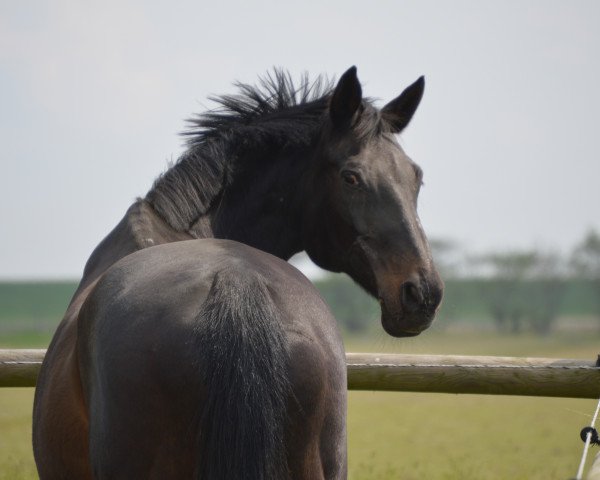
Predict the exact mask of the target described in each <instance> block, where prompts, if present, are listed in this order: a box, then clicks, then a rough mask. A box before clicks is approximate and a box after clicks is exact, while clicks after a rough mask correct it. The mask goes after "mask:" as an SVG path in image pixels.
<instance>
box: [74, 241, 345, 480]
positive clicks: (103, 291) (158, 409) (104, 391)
mask: <svg viewBox="0 0 600 480" xmlns="http://www.w3.org/2000/svg"><path fill="white" fill-rule="evenodd" d="M267 274H268V275H267ZM286 289H289V290H291V291H293V292H295V293H294V294H289V293H288V292H287V290H286ZM284 290H285V291H284ZM300 301H301V302H302V303H309V304H310V307H308V308H306V307H305V309H304V310H302V309H300V308H298V307H300V305H298V304H297V302H300ZM294 311H295V312H296V313H293V312H294ZM307 311H308V312H310V315H311V316H312V317H313V318H312V320H311V322H309V324H310V323H312V322H320V323H322V324H323V328H332V326H333V328H335V323H334V319H333V317H331V315H330V314H329V312H328V310H327V308H326V307H325V305H324V303H323V302H322V300H321V299H320V297H319V296H318V294H317V293H316V291H315V290H314V288H313V287H312V286H311V285H310V284H309V283H308V281H307V280H306V279H304V277H302V276H301V274H299V273H298V272H297V271H295V269H293V267H291V266H289V264H287V263H285V262H283V261H281V260H279V259H276V258H275V257H272V256H270V255H268V254H265V253H263V252H258V251H256V250H254V249H252V248H250V247H247V246H244V245H240V244H236V243H234V242H226V241H218V240H200V241H190V242H180V243H177V244H168V245H164V246H159V247H153V248H151V249H147V250H144V251H142V252H140V253H138V254H134V255H131V256H130V257H127V258H126V259H125V260H124V261H121V262H119V263H117V264H116V265H115V266H114V267H113V268H111V269H110V270H109V271H108V272H107V273H106V274H105V276H104V277H103V278H102V280H101V281H100V282H99V283H98V285H97V287H96V289H95V290H94V291H93V293H92V294H91V295H90V297H89V298H88V301H87V302H86V304H85V305H84V307H83V309H82V313H81V315H80V319H79V325H80V330H79V346H80V348H79V352H80V364H81V375H82V383H83V385H84V393H85V397H86V403H87V405H88V408H89V410H90V459H91V463H92V467H93V470H94V472H95V474H96V475H97V476H98V477H103V476H104V475H108V476H112V475H116V476H119V475H130V476H136V475H137V476H139V475H143V476H152V475H156V476H157V478H159V477H160V476H161V475H162V478H183V477H191V476H192V475H193V476H195V477H197V478H202V479H225V478H227V479H257V480H258V479H261V480H262V479H265V480H266V479H286V478H290V474H289V472H288V468H289V465H290V464H291V465H294V466H296V464H298V463H300V464H304V463H306V464H312V463H314V462H315V459H319V458H320V455H313V456H314V458H312V457H311V458H306V456H303V457H302V458H295V457H296V456H298V455H300V454H304V449H299V450H298V452H293V451H292V452H290V450H289V449H288V448H286V442H288V443H289V440H288V439H289V438H297V439H299V440H302V441H303V442H305V443H306V444H310V443H312V444H314V448H313V449H312V451H313V453H317V452H319V451H320V450H321V440H322V439H321V438H320V437H319V436H316V437H315V431H316V432H319V431H320V427H318V425H320V424H322V423H323V422H324V421H329V422H333V423H335V425H336V426H337V427H336V429H334V431H335V434H336V436H337V437H339V434H340V431H341V432H343V428H344V427H343V423H344V422H343V419H344V417H345V415H344V413H343V410H342V413H341V414H339V413H338V412H339V410H340V406H342V408H343V406H344V404H345V382H344V379H345V371H344V370H343V352H342V350H341V348H338V349H335V351H334V350H333V349H332V348H331V346H329V345H323V340H316V339H314V340H311V339H312V338H313V333H311V332H310V331H309V330H307V331H306V332H305V333H304V336H303V337H302V339H301V340H300V341H299V340H298V335H297V329H298V328H300V329H302V328H304V327H298V326H295V327H294V328H290V325H303V324H305V323H306V322H305V321H304V317H305V316H306V314H307ZM284 317H285V318H284ZM300 320H302V321H300ZM319 328H320V327H319ZM323 336H324V337H325V335H323ZM299 343H300V344H301V345H299ZM311 349H314V350H315V351H316V354H314V353H315V352H312V351H311ZM307 352H308V353H310V356H311V359H308V358H306V355H303V353H307ZM322 352H324V353H322ZM290 354H291V355H292V358H288V356H289V355H290ZM303 357H304V358H303ZM332 359H333V361H334V362H335V364H334V365H333V367H334V368H329V369H324V368H323V367H324V365H323V362H324V361H329V362H331V361H332ZM308 360H312V362H313V363H314V362H317V363H315V364H314V365H311V364H310V363H309V362H308ZM290 362H295V364H294V365H291V364H290ZM300 362H306V363H305V364H304V365H301V364H300ZM340 365H342V368H339V366H340ZM332 372H333V373H332ZM306 375H308V376H306ZM330 377H331V378H330ZM332 382H333V383H335V389H336V392H338V393H334V394H330V396H332V397H335V401H332V402H330V403H327V404H326V403H325V402H320V401H318V399H319V397H322V396H323V395H322V394H321V393H319V392H322V391H324V390H327V391H330V390H331V389H332V387H331V385H330V383H332ZM307 389H309V391H308V393H306V392H307ZM315 389H316V390H318V392H315ZM302 395H305V396H308V398H310V399H311V401H312V403H314V406H313V407H314V409H315V411H313V412H308V411H304V410H306V409H307V402H304V399H303V398H302ZM325 409H327V410H328V411H327V412H325ZM331 415H334V416H335V417H336V419H333V420H332V419H331V418H330V417H331ZM315 419H316V420H315ZM314 422H316V423H314ZM313 424H314V425H313ZM307 426H310V427H311V428H307ZM313 426H315V427H316V428H315V430H313ZM323 440H325V439H323ZM327 440H328V443H329V444H330V445H331V444H332V443H334V442H331V441H330V440H329V439H327ZM294 443H295V442H294ZM342 446H343V445H342ZM334 447H335V448H336V457H339V454H338V451H337V450H338V449H339V446H337V445H335V446H334ZM326 448H331V447H330V446H327V447H326ZM138 452H140V454H139V456H138V454H137V453H138ZM322 453H323V457H325V459H327V457H328V456H327V452H326V451H323V452H322ZM330 463H332V467H331V468H332V469H333V470H339V469H340V468H343V466H342V467H340V466H339V465H338V464H337V463H338V462H335V461H334V460H333V459H332V460H330ZM319 465H321V463H319ZM319 468H321V467H319ZM125 469H127V470H126V471H124V470H125ZM315 478H318V477H315Z"/></svg>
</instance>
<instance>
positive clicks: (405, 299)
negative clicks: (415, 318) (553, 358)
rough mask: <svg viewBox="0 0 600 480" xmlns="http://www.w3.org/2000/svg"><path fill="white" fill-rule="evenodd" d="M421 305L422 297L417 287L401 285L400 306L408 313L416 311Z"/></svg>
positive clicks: (409, 283)
mask: <svg viewBox="0 0 600 480" xmlns="http://www.w3.org/2000/svg"><path fill="white" fill-rule="evenodd" d="M422 303H423V295H422V293H421V290H420V289H419V287H418V286H417V285H415V284H414V283H412V282H406V283H405V284H404V285H402V305H403V306H404V308H405V309H407V310H409V311H415V310H417V309H418V308H419V307H420V306H421V304H422Z"/></svg>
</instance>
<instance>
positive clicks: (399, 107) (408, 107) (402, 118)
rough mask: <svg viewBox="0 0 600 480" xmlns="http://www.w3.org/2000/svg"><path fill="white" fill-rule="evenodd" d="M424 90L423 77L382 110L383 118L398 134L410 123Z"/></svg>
mask: <svg viewBox="0 0 600 480" xmlns="http://www.w3.org/2000/svg"><path fill="white" fill-rule="evenodd" d="M424 89H425V78H424V77H422V76H421V77H419V78H418V79H417V81H416V82H415V83H413V84H412V85H410V86H408V87H406V89H405V90H404V91H403V92H402V93H401V94H400V95H398V96H397V97H396V98H394V100H392V101H391V102H390V103H388V104H387V105H386V106H385V107H383V109H382V110H381V116H382V117H383V118H384V119H385V120H387V121H388V122H389V123H390V124H391V125H392V127H393V129H394V131H395V132H396V133H400V132H401V131H402V130H404V129H405V128H406V126H407V125H408V124H409V123H410V120H411V119H412V117H413V115H414V114H415V111H416V110H417V107H418V106H419V103H420V102H421V98H422V97H423V90H424Z"/></svg>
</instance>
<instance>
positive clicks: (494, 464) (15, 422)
mask: <svg viewBox="0 0 600 480" xmlns="http://www.w3.org/2000/svg"><path fill="white" fill-rule="evenodd" d="M26 340H27V339H26V338H20V339H19V345H18V346H19V347H22V346H25V345H23V344H21V342H24V341H26ZM29 340H30V342H34V341H35V342H41V341H42V339H41V338H30V339H29ZM599 340H600V338H599V337H596V336H594V335H589V334H587V335H582V334H564V333H563V334H560V335H555V336H553V337H549V338H537V337H532V336H518V337H511V336H498V335H496V334H492V333H490V334H483V333H473V332H461V333H456V332H454V333H453V332H446V333H444V332H436V331H433V332H431V333H429V334H425V335H423V336H421V337H420V338H416V339H409V340H392V339H389V338H387V337H385V336H384V335H383V334H381V335H380V336H378V337H377V338H376V339H350V340H348V341H347V345H346V347H347V351H353V352H357V351H387V352H395V353H439V354H468V355H520V356H549V357H560V358H585V359H593V358H595V357H596V355H597V353H598V351H599V350H600V349H599V348H598V345H599V344H600V342H599ZM1 343H2V342H1V341H0V345H1ZM11 343H12V342H11ZM1 346H4V347H6V346H9V345H7V344H6V343H4V345H1ZM27 346H33V345H32V344H31V343H29V344H28V345H27ZM37 346H40V345H39V343H38V344H37ZM32 398H33V390H32V389H27V388H24V389H0V479H1V480H16V479H31V478H36V474H35V467H34V464H33V458H32V454H31V446H30V435H31V418H30V417H31V404H32ZM595 405H596V402H595V401H594V400H573V399H549V398H533V397H500V396H480V395H446V394H413V393H383V392H350V394H349V412H348V443H349V468H350V474H349V477H350V479H354V480H367V479H368V480H375V479H415V480H416V479H419V480H422V479H444V480H450V479H456V480H459V479H460V480H468V479H478V480H479V479H481V480H484V479H560V480H566V479H567V478H570V477H573V476H574V475H575V473H576V470H577V466H578V464H579V458H580V455H581V451H582V446H583V444H582V442H581V441H580V440H579V431H580V429H581V428H582V427H583V426H585V425H587V424H588V423H589V422H590V418H591V415H592V414H593V411H594V408H595ZM592 453H594V451H592ZM591 457H592V456H591V455H590V458H591Z"/></svg>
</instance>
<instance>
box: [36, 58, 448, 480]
mask: <svg viewBox="0 0 600 480" xmlns="http://www.w3.org/2000/svg"><path fill="white" fill-rule="evenodd" d="M237 86H238V88H239V92H238V93H237V94H235V95H224V96H221V97H215V98H213V100H215V101H216V102H218V104H219V105H220V107H219V108H218V109H215V110H212V111H209V112H207V113H204V114H202V115H199V116H197V117H194V118H193V119H191V120H190V122H191V127H190V128H189V129H188V130H187V131H186V132H185V134H186V135H188V148H187V150H186V151H185V152H184V153H183V154H182V155H181V157H180V158H179V159H178V161H177V162H176V163H175V164H174V165H173V166H171V168H169V169H168V170H167V171H166V172H164V173H163V174H162V175H160V176H159V177H158V178H157V180H156V181H155V182H154V184H153V186H152V188H151V189H150V191H149V192H148V193H147V195H146V196H145V197H144V198H140V199H138V200H137V201H136V202H135V203H134V204H133V205H131V206H130V208H129V209H128V211H127V212H126V214H125V216H124V218H123V219H122V220H121V221H120V222H119V223H118V225H117V226H116V227H115V228H114V229H113V230H112V231H111V232H110V233H109V234H108V235H107V237H106V238H105V239H104V240H103V241H102V242H101V243H100V244H99V245H98V246H97V247H96V249H95V250H94V252H93V253H92V255H91V257H90V258H89V260H88V262H87V263H86V266H85V269H84V273H83V277H82V280H81V282H80V284H79V286H78V288H77V290H76V292H75V294H74V296H73V298H72V300H71V303H70V304H69V307H68V309H67V311H66V314H65V317H64V319H63V320H62V322H61V323H60V325H59V326H58V328H57V331H56V333H55V335H54V337H53V339H52V341H51V344H50V346H49V348H48V352H47V354H46V357H45V359H44V362H43V364H42V368H41V371H40V375H39V378H38V383H37V388H36V393H35V400H34V411H33V447H34V456H35V460H36V465H37V468H38V473H39V475H40V478H41V479H42V480H45V479H58V478H61V479H62V478H67V479H88V478H99V479H104V478H127V479H131V478H161V479H164V478H178V479H179V478H198V479H203V480H207V479H219V480H221V479H242V478H243V479H251V480H254V479H257V480H258V479H320V478H321V479H341V478H346V476H347V459H346V387H347V383H346V368H345V358H344V348H343V343H342V340H341V336H340V332H339V329H338V327H337V326H336V323H335V319H334V318H333V315H332V314H331V312H330V311H329V309H328V307H327V306H326V305H325V303H324V302H323V300H322V299H321V297H320V296H319V294H318V292H317V291H316V290H315V288H314V287H313V286H312V285H311V283H310V282H309V281H308V280H307V279H306V278H305V277H304V276H303V275H302V274H301V273H299V272H298V271H297V270H296V269H295V268H294V267H292V266H291V265H290V264H288V263H287V262H286V260H288V259H289V258H290V257H291V256H292V255H293V254H295V253H297V252H300V251H303V250H305V251H306V252H307V254H308V255H309V257H310V258H311V259H312V260H313V261H314V262H315V263H316V264H317V265H319V266H320V267H322V268H325V269H327V270H330V271H333V272H345V273H347V274H348V275H349V276H350V277H351V278H352V279H353V280H354V281H355V282H357V283H358V284H359V285H360V286H361V287H362V288H364V289H365V290H366V291H367V292H368V293H370V294H371V295H372V296H374V297H375V298H377V299H378V300H379V302H380V304H381V323H382V326H383V329H384V330H385V331H386V332H387V333H388V334H390V335H391V336H394V337H410V336H415V335H418V334H419V333H421V332H422V331H424V330H425V329H426V328H428V327H429V326H430V324H431V322H432V321H433V319H434V317H435V313H436V310H437V308H438V306H439V304H440V302H441V297H442V292H443V283H442V281H441V279H440V276H439V274H438V272H437V270H436V268H435V265H434V263H433V260H432V257H431V252H430V249H429V246H428V242H427V239H426V236H425V234H424V231H423V229H422V227H421V224H420V222H419V219H418V215H417V210H416V206H417V197H418V194H419V190H420V187H421V184H422V177H423V173H422V170H421V169H420V168H419V167H418V166H417V164H416V163H415V162H413V161H412V160H411V159H410V158H409V157H408V156H407V155H406V154H405V153H404V151H403V150H402V148H401V147H400V145H399V144H398V141H397V139H396V135H397V134H399V133H400V132H402V130H404V128H405V127H406V126H407V125H408V124H409V122H410V121H411V119H412V117H413V115H414V113H415V111H416V109H417V107H418V105H419V103H420V101H421V97H422V95H423V90H424V79H423V77H420V78H419V79H418V80H417V81H416V82H414V83H413V84H412V85H410V86H409V87H407V88H406V89H405V90H404V91H403V92H402V93H401V94H400V95H399V96H398V97H396V98H395V99H393V100H392V101H390V102H389V103H388V104H386V105H385V106H384V107H383V108H382V109H377V108H376V107H375V106H374V105H373V103H372V102H371V101H370V100H369V99H366V98H363V95H362V87H361V84H360V82H359V80H358V77H357V73H356V68H355V67H351V68H350V69H348V70H347V71H346V72H345V73H344V74H343V75H342V76H341V77H340V79H339V81H338V82H337V83H335V84H333V83H330V82H328V81H326V80H324V79H323V78H322V77H318V78H317V79H316V80H314V81H310V80H309V78H308V76H304V77H302V79H301V81H300V83H299V84H296V83H295V82H294V81H292V79H291V76H290V75H289V74H288V73H286V72H285V71H283V70H277V69H276V70H274V71H273V72H272V73H269V74H267V76H265V77H262V78H261V80H260V82H259V83H258V84H257V85H248V84H241V83H238V84H237Z"/></svg>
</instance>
